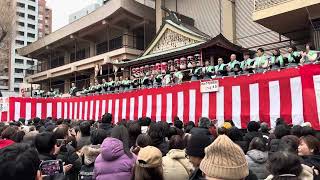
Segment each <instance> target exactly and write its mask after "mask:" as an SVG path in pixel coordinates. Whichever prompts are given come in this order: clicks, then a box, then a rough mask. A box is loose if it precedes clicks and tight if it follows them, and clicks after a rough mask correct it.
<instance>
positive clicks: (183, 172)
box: [162, 135, 193, 180]
mask: <svg viewBox="0 0 320 180" xmlns="http://www.w3.org/2000/svg"><path fill="white" fill-rule="evenodd" d="M184 148H185V146H184V142H183V139H182V137H181V136H179V135H174V136H172V137H171V138H170V141H169V152H168V153H167V155H166V156H164V157H163V160H162V166H163V176H164V179H165V180H171V179H175V180H186V179H188V178H189V176H190V175H191V173H192V171H193V167H192V164H191V163H190V162H189V160H188V159H187V158H186V155H185V152H184Z"/></svg>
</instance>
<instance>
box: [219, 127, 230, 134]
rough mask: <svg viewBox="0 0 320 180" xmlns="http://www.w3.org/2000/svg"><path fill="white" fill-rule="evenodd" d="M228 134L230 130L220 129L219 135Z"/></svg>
mask: <svg viewBox="0 0 320 180" xmlns="http://www.w3.org/2000/svg"><path fill="white" fill-rule="evenodd" d="M223 134H226V135H227V134H228V130H227V129H226V128H225V127H219V128H218V135H223Z"/></svg>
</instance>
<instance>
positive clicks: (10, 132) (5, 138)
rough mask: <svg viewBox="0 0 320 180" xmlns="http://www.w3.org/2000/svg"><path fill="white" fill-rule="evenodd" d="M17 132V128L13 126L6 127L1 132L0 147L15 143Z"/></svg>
mask: <svg viewBox="0 0 320 180" xmlns="http://www.w3.org/2000/svg"><path fill="white" fill-rule="evenodd" d="M16 133H17V130H16V129H14V128H13V127H7V128H5V129H4V130H3V131H2V133H1V139H0V149H2V148H5V147H7V146H10V145H12V144H14V143H15V142H14V139H15V135H16Z"/></svg>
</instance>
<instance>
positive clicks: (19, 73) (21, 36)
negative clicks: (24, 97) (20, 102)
mask: <svg viewBox="0 0 320 180" xmlns="http://www.w3.org/2000/svg"><path fill="white" fill-rule="evenodd" d="M16 3H17V4H16V17H17V18H16V36H15V38H13V39H12V43H11V58H10V63H9V69H10V70H9V71H8V72H9V83H8V85H9V88H8V91H10V92H13V91H14V92H16V93H18V92H19V88H20V83H23V81H24V77H25V76H26V75H28V74H33V72H34V70H33V69H32V67H33V66H35V65H36V64H37V60H35V59H32V58H27V57H23V56H20V55H19V54H18V53H17V52H16V49H19V48H21V47H24V46H27V45H29V44H31V43H32V42H34V41H36V40H37V39H38V13H39V12H38V0H16Z"/></svg>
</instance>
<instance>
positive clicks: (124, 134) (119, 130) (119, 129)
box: [111, 126, 132, 158]
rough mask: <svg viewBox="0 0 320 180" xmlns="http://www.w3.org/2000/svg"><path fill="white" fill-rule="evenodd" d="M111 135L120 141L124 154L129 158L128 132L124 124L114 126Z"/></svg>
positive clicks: (130, 154)
mask: <svg viewBox="0 0 320 180" xmlns="http://www.w3.org/2000/svg"><path fill="white" fill-rule="evenodd" d="M111 137H113V138H116V139H119V140H120V141H122V144H123V150H124V152H125V154H126V155H127V156H128V157H129V158H132V153H131V152H130V147H129V133H128V130H127V128H126V127H124V126H116V127H114V128H113V129H112V132H111Z"/></svg>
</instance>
